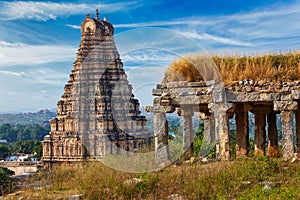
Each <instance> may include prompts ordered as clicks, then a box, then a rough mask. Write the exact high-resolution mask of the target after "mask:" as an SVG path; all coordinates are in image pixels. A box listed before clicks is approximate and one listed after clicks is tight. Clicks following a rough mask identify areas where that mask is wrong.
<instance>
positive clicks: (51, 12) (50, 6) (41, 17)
mask: <svg viewBox="0 0 300 200" xmlns="http://www.w3.org/2000/svg"><path fill="white" fill-rule="evenodd" d="M0 5H1V8H0V13H1V14H0V17H1V18H2V20H16V19H30V20H37V21H47V20H50V19H54V20H55V19H56V18H57V17H60V16H70V15H76V14H82V13H86V12H94V9H95V8H96V7H98V8H99V9H100V11H101V10H104V11H105V13H111V12H117V11H120V10H124V9H127V10H128V9H133V8H137V7H139V6H141V4H139V3H137V2H135V1H133V2H121V3H111V4H102V3H100V4H84V3H81V4H75V3H53V2H37V1H12V2H8V1H4V2H1V3H0Z"/></svg>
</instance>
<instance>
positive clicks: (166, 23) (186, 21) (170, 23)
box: [114, 18, 211, 28]
mask: <svg viewBox="0 0 300 200" xmlns="http://www.w3.org/2000/svg"><path fill="white" fill-rule="evenodd" d="M204 24H205V25H209V24H211V23H210V22H206V21H203V20H201V19H194V18H192V19H175V20H171V21H152V22H141V23H129V24H116V25H114V27H115V28H140V27H150V26H176V25H193V26H198V25H204Z"/></svg>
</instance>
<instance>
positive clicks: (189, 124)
mask: <svg viewBox="0 0 300 200" xmlns="http://www.w3.org/2000/svg"><path fill="white" fill-rule="evenodd" d="M193 114H194V112H193V110H192V109H189V108H181V112H180V115H181V116H182V117H183V120H182V134H183V137H182V138H183V141H182V142H183V151H184V152H185V156H186V157H191V156H193V149H194V148H193V140H194V137H193V120H192V116H193Z"/></svg>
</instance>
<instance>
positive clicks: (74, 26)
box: [66, 24, 81, 29]
mask: <svg viewBox="0 0 300 200" xmlns="http://www.w3.org/2000/svg"><path fill="white" fill-rule="evenodd" d="M66 26H68V27H70V28H74V29H80V28H81V26H79V25H73V24H67V25H66Z"/></svg>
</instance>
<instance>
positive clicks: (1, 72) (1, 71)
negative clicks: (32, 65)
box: [0, 70, 25, 77]
mask: <svg viewBox="0 0 300 200" xmlns="http://www.w3.org/2000/svg"><path fill="white" fill-rule="evenodd" d="M0 74H4V75H10V76H19V77H20V76H24V75H25V72H13V71H7V70H0Z"/></svg>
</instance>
